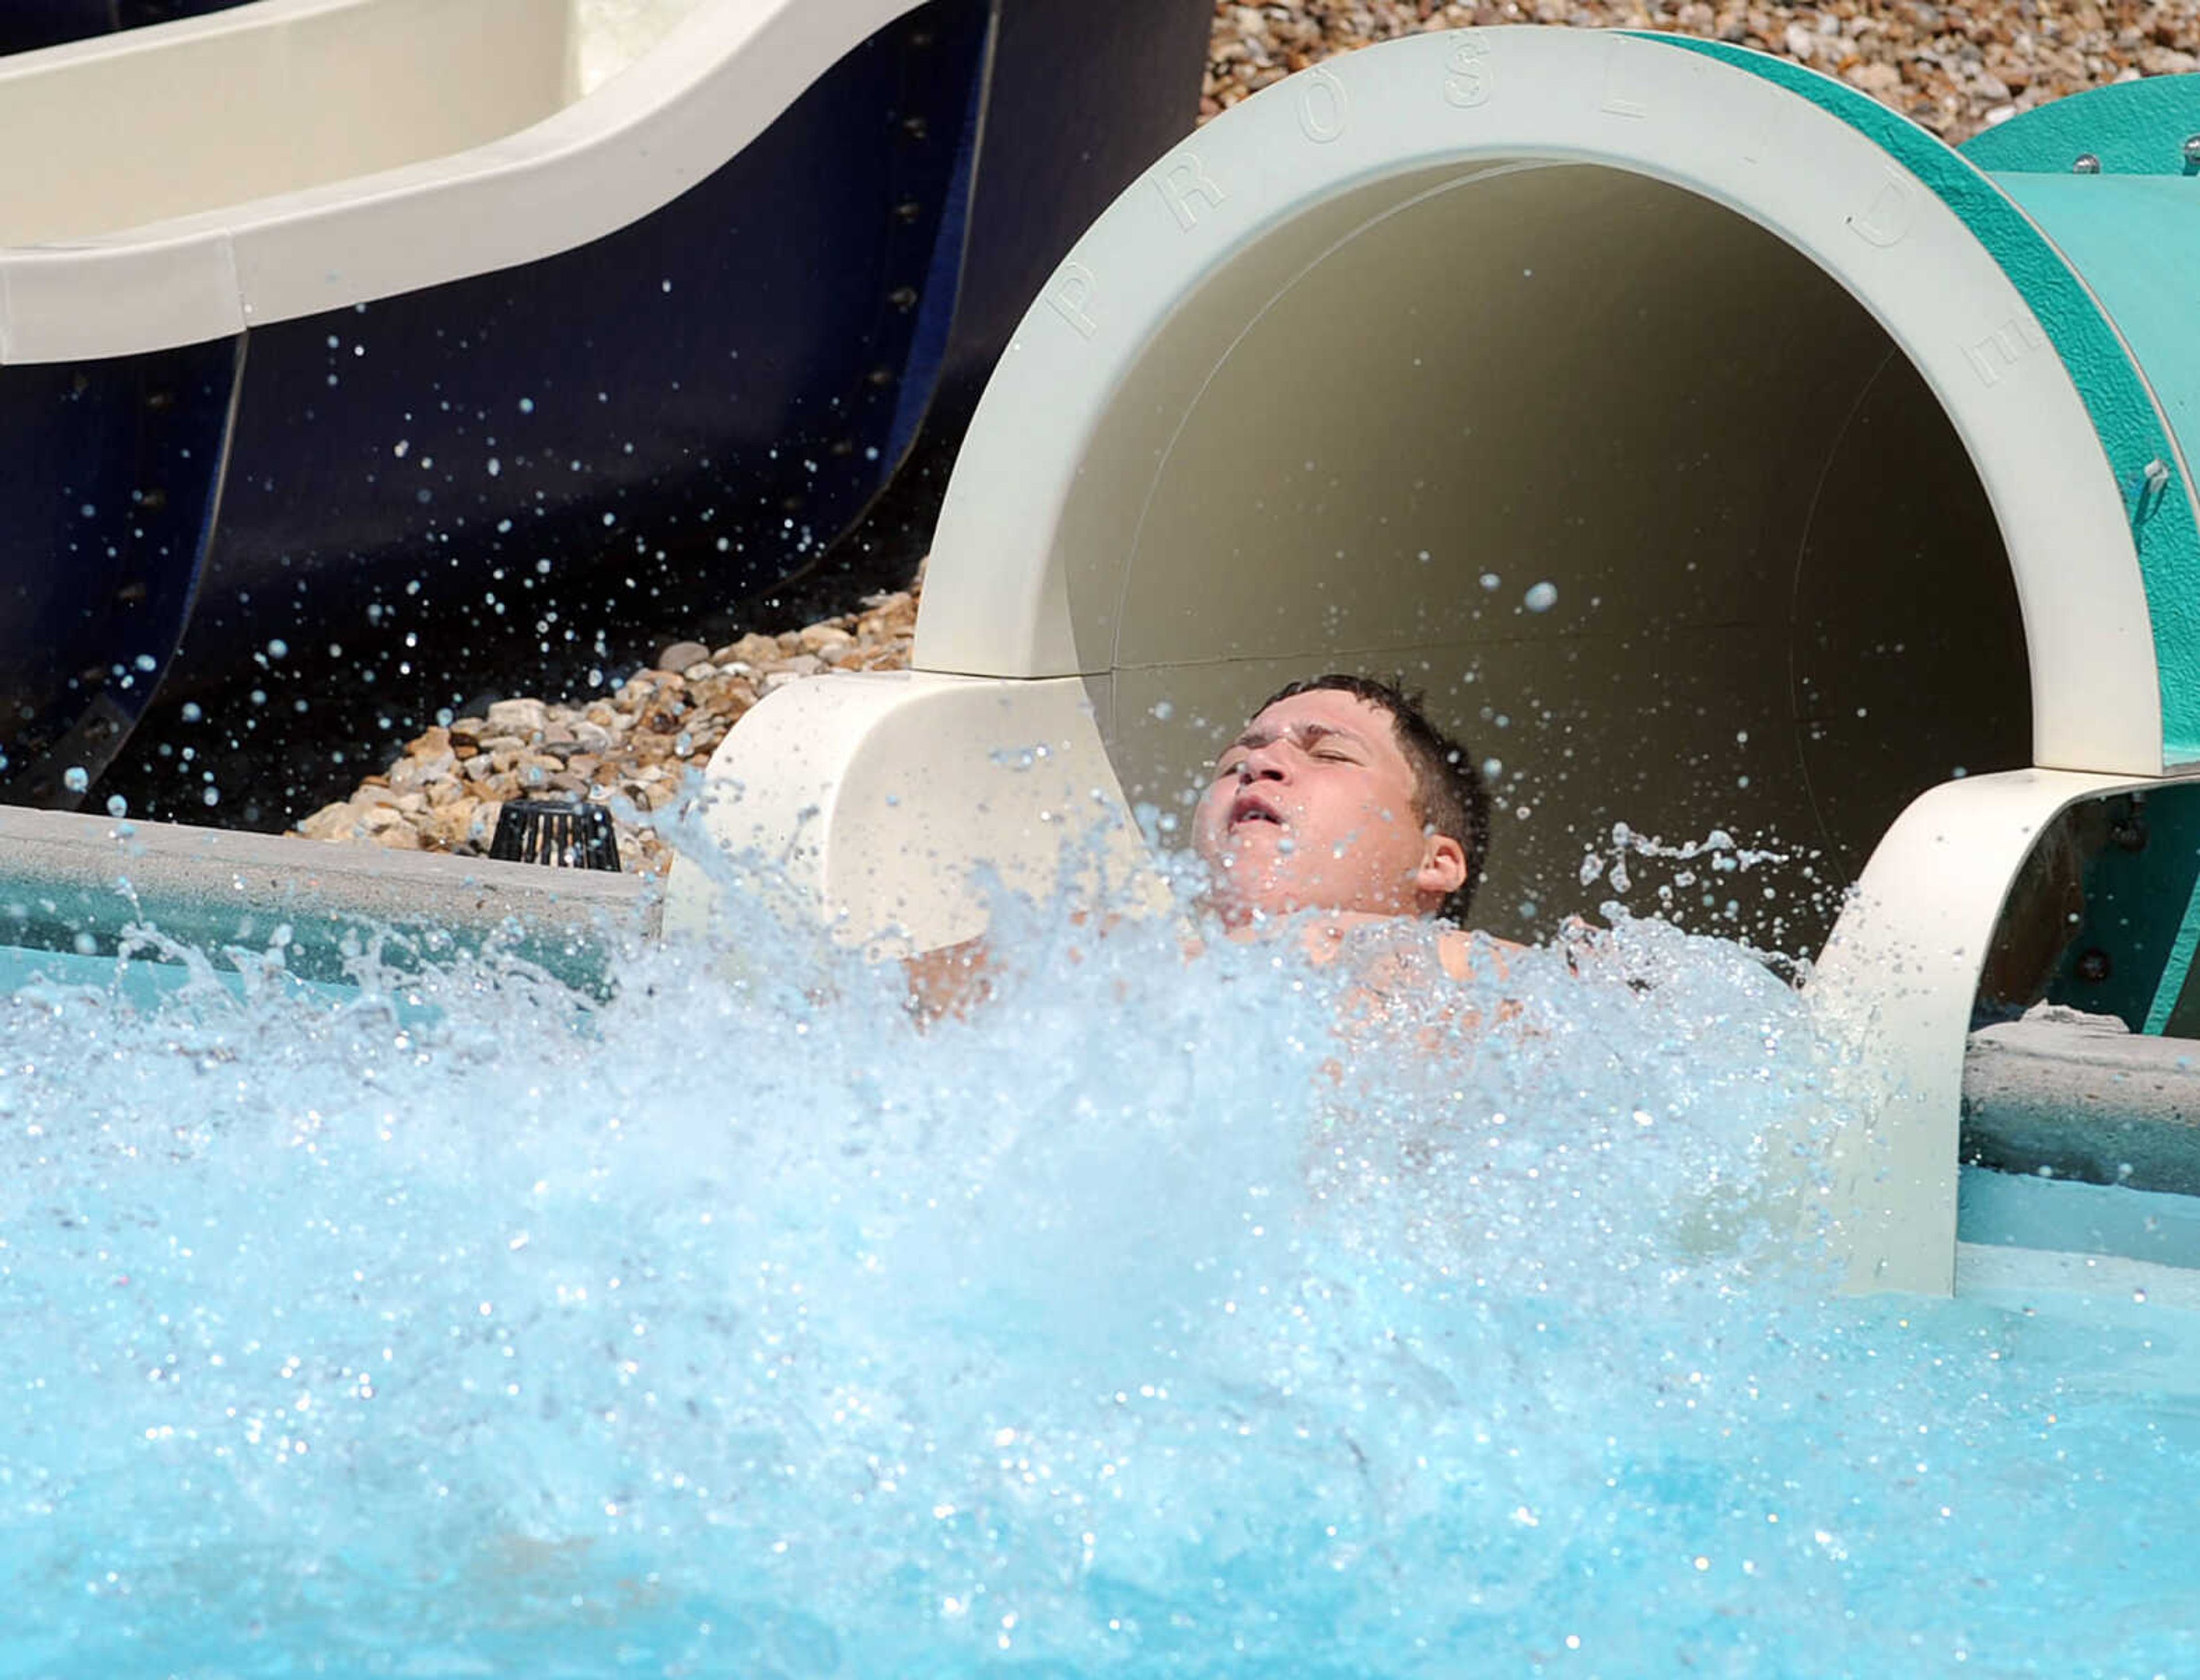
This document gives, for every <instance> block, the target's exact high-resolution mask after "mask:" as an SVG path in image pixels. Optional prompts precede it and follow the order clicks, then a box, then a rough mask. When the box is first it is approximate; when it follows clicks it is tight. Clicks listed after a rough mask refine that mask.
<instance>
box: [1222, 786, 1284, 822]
mask: <svg viewBox="0 0 2200 1680" xmlns="http://www.w3.org/2000/svg"><path fill="white" fill-rule="evenodd" d="M1249 822H1263V823H1273V824H1275V825H1277V826H1278V828H1280V827H1282V826H1283V822H1284V820H1283V817H1282V815H1281V814H1279V813H1278V811H1277V810H1276V808H1275V807H1274V806H1273V805H1271V804H1269V803H1268V802H1267V800H1265V799H1262V798H1261V796H1259V795H1257V794H1251V793H1241V794H1239V795H1238V796H1237V799H1236V800H1235V801H1234V802H1232V804H1231V807H1230V826H1231V827H1232V828H1235V827H1237V825H1238V824H1240V823H1249Z"/></svg>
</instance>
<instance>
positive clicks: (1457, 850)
mask: <svg viewBox="0 0 2200 1680" xmlns="http://www.w3.org/2000/svg"><path fill="white" fill-rule="evenodd" d="M1465 885H1466V847H1464V846H1462V845H1460V843H1459V842H1458V841H1456V840H1454V839H1453V838H1452V837H1451V836H1449V835H1448V834H1431V835H1430V836H1428V837H1426V838H1425V839H1424V840H1423V841H1422V842H1421V866H1420V868H1419V871H1418V872H1416V873H1415V874H1414V877H1413V888H1414V890H1415V891H1417V892H1420V893H1424V894H1426V895H1429V896H1431V897H1432V898H1434V899H1435V900H1436V902H1437V903H1438V904H1441V903H1442V902H1443V901H1444V900H1446V899H1448V898H1449V897H1450V896H1451V895H1453V894H1454V893H1455V892H1457V891H1458V890H1460V888H1461V887H1463V886H1465Z"/></svg>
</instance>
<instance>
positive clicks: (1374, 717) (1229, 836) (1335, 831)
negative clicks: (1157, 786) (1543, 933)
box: [1192, 674, 1489, 979]
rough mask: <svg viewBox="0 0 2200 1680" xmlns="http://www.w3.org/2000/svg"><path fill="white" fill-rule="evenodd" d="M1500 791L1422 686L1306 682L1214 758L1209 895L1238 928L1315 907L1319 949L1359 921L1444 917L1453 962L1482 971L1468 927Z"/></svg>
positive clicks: (1205, 811) (1203, 836) (1202, 839)
mask: <svg viewBox="0 0 2200 1680" xmlns="http://www.w3.org/2000/svg"><path fill="white" fill-rule="evenodd" d="M1192 845H1193V849H1194V850H1195V851H1197V854H1198V855H1199V857H1200V859H1201V860H1202V861H1203V862H1204V863H1205V864H1206V865H1207V867H1208V877H1209V880H1210V882H1211V885H1210V888H1209V890H1208V900H1207V902H1208V907H1209V908H1210V909H1211V910H1212V911H1213V912H1214V915H1215V917H1216V919H1218V920H1219V921H1220V923H1221V925H1222V927H1223V930H1224V931H1225V932H1226V934H1227V935H1229V936H1231V937H1232V938H1244V937H1247V936H1249V935H1251V934H1252V933H1254V932H1255V931H1256V930H1257V929H1258V928H1259V926H1260V925H1261V923H1262V922H1263V921H1265V920H1270V919H1275V918H1278V917H1284V916H1291V915H1296V914H1300V913H1307V914H1308V922H1307V926H1306V937H1307V944H1308V953H1309V954H1310V955H1312V956H1313V957H1314V960H1316V961H1325V960H1327V959H1328V958H1329V957H1330V956H1331V955H1332V954H1334V952H1335V948H1336V946H1337V942H1339V941H1341V940H1343V938H1344V937H1345V936H1346V935H1347V934H1349V932H1350V931H1351V930H1353V929H1354V928H1355V927H1363V926H1366V925H1369V924H1371V923H1374V922H1378V921H1383V920H1386V919H1394V918H1401V917H1410V918H1419V919H1429V918H1434V917H1442V918H1444V919H1447V920H1448V921H1449V922H1450V923H1451V924H1452V925H1451V926H1450V927H1448V928H1447V929H1446V930H1444V931H1443V933H1442V936H1441V937H1440V941H1439V945H1438V950H1439V953H1440V954H1441V955H1442V960H1443V965H1444V970H1445V971H1446V972H1447V973H1448V974H1449V975H1451V976H1452V977H1453V978H1454V979H1460V978H1464V977H1466V974H1467V973H1468V972H1469V971H1470V965H1469V964H1468V961H1467V951H1468V947H1469V937H1468V936H1467V934H1466V932H1465V930H1463V928H1462V927H1461V926H1460V923H1462V922H1463V921H1464V919H1465V918H1466V912H1467V908H1468V907H1469V906H1470V905H1471V904H1472V901H1473V898H1474V890H1475V888H1476V887H1477V886H1478V885H1479V884H1481V879H1482V872H1483V863H1484V860H1486V859H1487V857H1488V855H1489V792H1488V790H1487V789H1486V788H1485V787H1484V786H1483V780H1482V773H1481V772H1480V770H1479V769H1477V767H1476V766H1475V763H1474V761H1473V759H1472V757H1471V756H1470V755H1468V753H1467V751H1466V749H1465V748H1464V747H1462V746H1461V745H1460V744H1459V743H1457V742H1455V741H1454V740H1452V739H1450V738H1448V737H1447V736H1446V735H1445V734H1444V733H1443V732H1442V731H1441V730H1439V729H1437V728H1436V726H1435V725H1434V724H1432V723H1431V722H1430V721H1429V720H1428V717H1427V715H1426V714H1425V713H1424V712H1423V711H1422V710H1421V709H1420V706H1419V703H1417V702H1416V701H1415V700H1414V698H1413V697H1412V696H1409V695H1407V694H1406V693H1405V692H1403V691H1401V690H1400V689H1398V688H1396V687H1394V686H1393V685H1390V684H1389V683H1383V682H1377V681H1375V680H1372V679H1371V678H1367V677H1355V676H1346V675H1340V674H1332V675H1329V676H1323V677H1315V678H1313V679H1311V680H1308V681H1305V682H1296V683H1292V684H1290V685H1288V686H1287V687H1284V688H1283V689H1281V690H1279V691H1277V692H1276V693H1275V694H1273V695H1271V696H1270V697H1268V698H1267V700H1266V701H1264V702H1263V703H1261V708H1260V709H1259V710H1258V711H1256V712H1255V714H1254V715H1253V719H1252V721H1251V722H1249V723H1248V724H1247V725H1246V726H1245V728H1244V731H1243V733H1241V734H1240V735H1239V736H1238V737H1237V739H1236V740H1235V741H1233V742H1232V743H1231V744H1230V745H1229V746H1228V747H1226V749H1224V750H1223V753H1222V756H1221V757H1220V759H1219V760H1217V761H1216V762H1215V767H1214V779H1213V780H1212V781H1211V782H1209V783H1208V787H1207V790H1206V791H1205V792H1204V793H1203V794H1202V796H1200V801H1199V806H1198V809H1197V812H1196V813H1195V814H1194V816H1193V820H1192Z"/></svg>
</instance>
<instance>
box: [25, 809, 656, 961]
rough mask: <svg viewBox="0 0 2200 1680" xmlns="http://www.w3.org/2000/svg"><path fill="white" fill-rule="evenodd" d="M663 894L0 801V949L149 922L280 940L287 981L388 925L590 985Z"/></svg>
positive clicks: (184, 938)
mask: <svg viewBox="0 0 2200 1680" xmlns="http://www.w3.org/2000/svg"><path fill="white" fill-rule="evenodd" d="M654 886H655V884H654V882H652V881H651V880H648V879H647V878H644V877H642V876H641V875H638V874H627V873H617V874H614V873H612V872H609V871H589V870H576V869H552V868H546V867H543V866H539V865H534V864H522V863H503V862H498V861H494V860H489V859H486V858H460V857H452V856H448V855H441V854H434V853H424V852H398V851H389V850H385V849H381V848H378V847H377V848H366V847H346V846H330V845H325V844H322V843H319V842H315V841H311V840H300V839H292V838H289V837H278V836H273V835H264V834H243V833H235V832H231V831H225V830H218V829H207V828H195V827H190V826H188V825H183V824H176V823H154V822H145V823H137V822H131V821H129V820H121V819H114V818H108V817H91V816H85V815H81V814H75V813H71V812H63V811H42V810H30V809H24V808H12V807H0V940H4V941H5V942H8V943H10V944H14V945H17V946H26V947H30V948H41V949H50V950H75V951H79V952H87V953H88V952H92V951H96V952H97V953H100V954H112V953H113V952H114V950H116V949H117V948H119V946H120V942H121V941H122V939H123V937H124V935H125V931H126V930H127V929H129V928H131V927H132V926H133V925H142V924H150V925H153V926H155V927H157V928H158V929H159V930H161V933H163V934H165V935H167V936H168V937H169V938H170V939H173V940H174V941H176V942H178V943H179V944H184V945H193V946H197V947H199V948H202V949H204V950H207V951H209V952H216V951H219V950H221V949H222V948H225V947H231V946H240V947H245V948H252V949H266V948H269V946H270V945H271V943H272V944H276V945H279V946H280V948H281V949H282V951H283V954H284V959H285V963H286V965H287V966H288V967H289V968H290V971H292V972H294V973H296V974H299V975H301V977H307V978H315V979H341V978H342V977H344V972H345V965H346V963H347V962H348V961H349V960H351V959H352V958H353V956H354V954H355V953H356V952H357V950H358V949H359V948H360V938H359V936H360V932H361V931H362V930H373V929H377V928H380V929H388V930H390V932H391V933H393V934H394V935H395V936H397V937H398V940H399V941H400V942H401V945H402V946H403V947H406V948H410V949H411V950H412V952H415V953H417V954H419V955H422V956H428V957H448V956H451V955H455V954H459V953H461V952H465V951H471V950H478V949H481V948H483V947H485V946H489V945H490V944H492V943H494V945H495V946H496V947H497V948H500V949H502V950H505V951H508V952H510V953H511V954H513V955H515V956H518V957H520V958H522V959H524V960H529V961H532V962H535V963H538V964H540V965H541V966H543V967H544V968H546V969H547V970H549V971H551V972H553V973H554V974H557V975H559V977H561V978H565V979H567V980H571V981H576V982H580V983H589V982H592V981H594V980H597V979H600V977H601V975H602V973H603V971H604V968H605V965H606V963H607V961H608V960H609V958H610V957H611V954H612V953H613V952H614V951H615V950H616V949H617V947H618V946H619V945H620V944H621V943H622V942H625V941H628V940H632V939H636V938H645V937H647V936H650V935H652V934H653V933H654V932H655V931H656V929H657V924H658V901H657V896H656V893H655V891H654ZM286 927H287V929H288V930H289V932H288V934H287V936H278V930H282V929H284V928H286Z"/></svg>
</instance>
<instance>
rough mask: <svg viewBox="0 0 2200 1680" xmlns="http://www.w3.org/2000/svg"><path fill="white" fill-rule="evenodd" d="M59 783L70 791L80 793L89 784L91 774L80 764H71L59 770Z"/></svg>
mask: <svg viewBox="0 0 2200 1680" xmlns="http://www.w3.org/2000/svg"><path fill="white" fill-rule="evenodd" d="M61 785H62V786H63V787H65V788H67V790H69V791H70V792H71V793H82V792H83V791H84V790H85V789H86V788H88V787H90V786H91V773H90V772H89V771H87V770H86V769H85V767H84V766H82V765H81V764H72V765H70V766H69V767H68V768H67V769H66V770H64V771H62V772H61Z"/></svg>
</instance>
